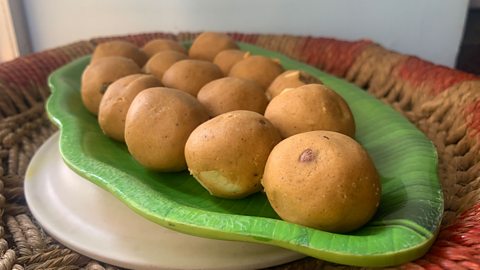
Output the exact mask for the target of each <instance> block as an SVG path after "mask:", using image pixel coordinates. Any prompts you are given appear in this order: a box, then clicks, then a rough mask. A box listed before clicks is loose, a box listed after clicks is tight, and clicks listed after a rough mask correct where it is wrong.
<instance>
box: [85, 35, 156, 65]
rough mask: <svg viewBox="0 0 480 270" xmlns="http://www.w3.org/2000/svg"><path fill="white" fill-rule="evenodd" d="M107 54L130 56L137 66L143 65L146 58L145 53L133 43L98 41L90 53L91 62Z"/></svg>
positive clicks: (107, 55)
mask: <svg viewBox="0 0 480 270" xmlns="http://www.w3.org/2000/svg"><path fill="white" fill-rule="evenodd" d="M109 56H123V57H126V58H130V59H132V60H133V61H135V63H137V65H138V66H139V67H143V65H144V64H145V63H146V62H147V59H148V57H147V55H146V54H145V53H144V52H143V51H141V50H140V48H138V47H137V46H136V45H135V44H133V43H130V42H128V41H124V40H112V41H107V42H104V43H100V44H98V45H97V46H96V47H95V50H94V51H93V54H92V62H95V61H96V60H98V59H100V58H103V57H109Z"/></svg>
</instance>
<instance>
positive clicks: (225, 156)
mask: <svg viewBox="0 0 480 270" xmlns="http://www.w3.org/2000/svg"><path fill="white" fill-rule="evenodd" d="M280 139H281V138H280V135H279V134H278V131H277V130H276V129H275V127H274V126H273V125H272V124H271V123H270V122H269V121H268V120H267V119H265V117H263V116H262V115H261V114H258V113H256V112H251V111H233V112H228V113H224V114H221V115H219V116H217V117H214V118H212V119H210V120H208V121H207V122H205V123H203V124H201V125H200V126H198V127H197V128H196V129H195V130H194V131H193V132H192V134H191V135H190V137H189V138H188V141H187V143H186V145H185V158H186V160H187V164H188V170H189V171H190V173H191V174H192V175H193V177H195V179H197V181H198V182H199V183H200V184H201V185H202V186H203V187H204V188H205V189H207V190H208V191H209V192H210V193H211V194H212V195H214V196H217V197H222V198H230V199H236V198H243V197H246V196H248V195H250V194H252V193H255V192H257V191H259V190H260V189H261V185H260V179H262V175H263V169H264V167H265V162H266V161H267V158H268V155H269V154H270V151H271V150H272V148H273V147H274V146H275V145H276V144H277V143H278V142H280Z"/></svg>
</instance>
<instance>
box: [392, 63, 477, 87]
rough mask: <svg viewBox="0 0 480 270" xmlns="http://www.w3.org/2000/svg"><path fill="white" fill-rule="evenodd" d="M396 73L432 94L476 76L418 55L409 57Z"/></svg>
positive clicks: (414, 85)
mask: <svg viewBox="0 0 480 270" xmlns="http://www.w3.org/2000/svg"><path fill="white" fill-rule="evenodd" d="M395 74H396V75H397V76H399V77H400V78H401V79H402V80H405V81H406V82H408V83H410V84H411V85H412V86H413V87H421V86H423V87H426V89H429V93H430V94H432V95H437V94H439V93H441V92H442V91H443V90H445V89H447V88H448V87H450V86H452V85H454V84H456V83H460V82H463V81H468V80H473V79H475V78H476V77H475V76H474V75H473V74H469V73H465V72H462V71H458V70H453V69H450V68H447V67H444V66H439V65H434V64H432V63H430V62H426V61H424V60H421V59H419V58H417V57H409V58H408V59H407V60H406V61H404V62H403V63H402V65H401V66H399V67H398V68H397V70H396V73H395Z"/></svg>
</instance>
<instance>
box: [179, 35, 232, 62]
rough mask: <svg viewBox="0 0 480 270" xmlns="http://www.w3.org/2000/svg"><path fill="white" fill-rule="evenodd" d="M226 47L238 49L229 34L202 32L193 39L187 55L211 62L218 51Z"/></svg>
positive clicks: (226, 48)
mask: <svg viewBox="0 0 480 270" xmlns="http://www.w3.org/2000/svg"><path fill="white" fill-rule="evenodd" d="M228 49H238V46H237V44H236V43H235V41H234V40H233V39H232V38H231V37H230V36H229V35H227V34H224V33H216V32H203V33H201V34H200V35H199V36H198V37H197V38H195V40H194V41H193V43H192V46H191V47H190V50H189V51H188V56H189V57H191V58H193V59H200V60H206V61H210V62H211V61H213V59H214V58H215V56H216V55H217V54H218V53H219V52H221V51H223V50H228Z"/></svg>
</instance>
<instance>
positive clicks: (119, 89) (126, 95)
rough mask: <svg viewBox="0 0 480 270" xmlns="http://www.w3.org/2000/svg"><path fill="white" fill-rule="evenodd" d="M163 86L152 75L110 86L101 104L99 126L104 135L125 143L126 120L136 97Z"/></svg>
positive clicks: (126, 79) (140, 75) (119, 81)
mask: <svg viewBox="0 0 480 270" xmlns="http://www.w3.org/2000/svg"><path fill="white" fill-rule="evenodd" d="M158 86H162V83H161V82H160V80H158V79H157V78H155V77H154V76H152V75H146V74H133V75H128V76H125V77H123V78H120V79H118V80H116V81H115V82H114V83H112V84H110V86H109V87H108V88H107V91H106V92H105V94H104V95H103V98H102V101H101V102H100V109H99V113H98V124H99V125H100V128H101V129H102V131H103V133H105V135H107V136H108V137H111V138H113V139H115V140H117V141H122V142H124V141H125V136H124V134H125V118H126V117H127V111H128V108H129V107H130V104H131V103H132V101H133V99H134V98H135V96H136V95H137V94H138V93H140V92H141V91H143V90H144V89H147V88H151V87H158Z"/></svg>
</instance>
